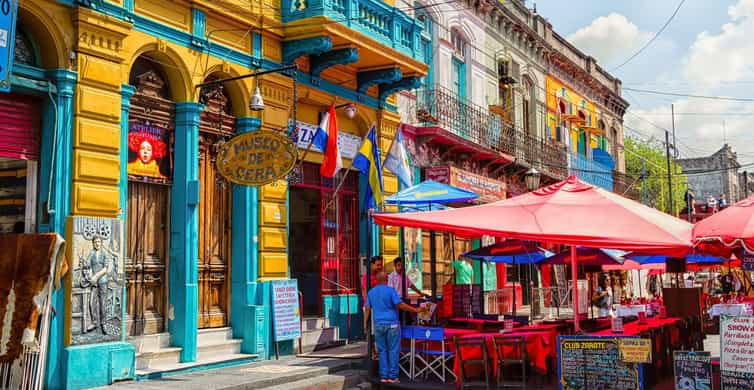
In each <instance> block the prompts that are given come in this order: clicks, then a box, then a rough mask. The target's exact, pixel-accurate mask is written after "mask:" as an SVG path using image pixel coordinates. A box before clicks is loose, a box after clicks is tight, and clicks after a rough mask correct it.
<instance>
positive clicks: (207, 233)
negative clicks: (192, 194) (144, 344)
mask: <svg viewBox="0 0 754 390" xmlns="http://www.w3.org/2000/svg"><path fill="white" fill-rule="evenodd" d="M218 78H222V77H221V76H216V75H212V76H210V77H208V78H207V80H206V81H212V80H213V79H218ZM200 99H201V100H200V101H201V103H203V104H204V112H203V113H202V114H201V118H200V125H199V188H200V191H201V198H200V200H199V205H198V208H197V209H198V214H199V258H198V263H197V273H198V283H199V286H198V287H199V319H198V324H199V328H216V327H223V326H226V325H227V324H228V307H229V305H228V302H229V301H230V285H229V283H230V247H231V200H232V199H231V184H230V182H228V181H227V180H226V179H225V178H223V177H222V176H221V175H220V174H219V173H218V171H217V168H216V165H215V161H216V156H217V151H218V147H219V146H220V145H221V144H222V142H224V141H225V140H227V139H229V138H230V137H231V136H232V135H233V133H234V124H235V117H234V116H233V115H232V114H231V113H232V107H231V101H230V99H229V97H228V94H227V92H226V91H225V89H224V88H223V87H222V86H219V85H218V86H214V87H209V88H206V89H204V90H202V91H201V96H200Z"/></svg>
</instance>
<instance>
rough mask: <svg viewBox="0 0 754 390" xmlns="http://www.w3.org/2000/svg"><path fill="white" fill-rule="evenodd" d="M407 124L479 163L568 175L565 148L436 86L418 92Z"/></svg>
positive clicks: (560, 175) (559, 177) (558, 177)
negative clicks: (468, 153) (468, 152)
mask: <svg viewBox="0 0 754 390" xmlns="http://www.w3.org/2000/svg"><path fill="white" fill-rule="evenodd" d="M408 115H409V118H407V119H406V120H405V121H406V122H407V123H409V124H411V125H413V126H414V127H416V128H418V129H420V131H419V132H418V133H417V134H419V135H433V136H435V137H436V138H439V139H440V142H443V143H446V144H453V145H454V147H455V148H460V149H467V150H471V151H474V152H475V154H476V158H477V159H480V160H481V159H484V160H487V161H491V162H499V163H510V162H514V161H515V162H516V164H518V165H521V166H525V167H532V166H534V167H537V169H540V170H541V171H542V172H543V173H544V174H546V175H548V176H550V177H552V178H553V179H563V178H565V177H566V175H567V173H568V169H567V164H568V160H567V157H566V151H565V149H564V148H563V147H561V146H558V145H556V144H553V143H551V142H548V141H545V140H543V139H540V138H538V137H534V136H531V135H529V134H526V133H524V132H521V131H518V130H516V129H515V128H514V126H513V124H512V123H511V122H508V121H505V120H503V119H501V117H500V116H499V115H495V114H493V113H492V112H490V110H489V109H488V108H485V107H481V106H477V105H475V104H472V103H470V102H468V101H465V100H462V99H459V98H458V96H457V95H455V94H454V93H453V92H451V91H450V90H448V89H446V88H444V87H441V86H434V87H433V88H431V89H423V90H418V91H417V96H416V102H415V106H413V107H410V109H409V113H408Z"/></svg>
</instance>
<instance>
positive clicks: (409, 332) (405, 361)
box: [398, 325, 415, 380]
mask: <svg viewBox="0 0 754 390" xmlns="http://www.w3.org/2000/svg"><path fill="white" fill-rule="evenodd" d="M414 328H415V326H410V325H407V326H402V327H401V353H400V358H399V359H398V367H399V369H400V370H401V372H402V373H404V374H406V376H407V377H408V378H409V379H411V380H413V379H414ZM403 340H410V347H404V346H403Z"/></svg>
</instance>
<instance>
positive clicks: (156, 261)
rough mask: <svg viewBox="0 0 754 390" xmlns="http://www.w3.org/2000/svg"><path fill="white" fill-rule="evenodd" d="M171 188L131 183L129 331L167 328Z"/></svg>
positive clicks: (138, 332)
mask: <svg viewBox="0 0 754 390" xmlns="http://www.w3.org/2000/svg"><path fill="white" fill-rule="evenodd" d="M169 194H170V187H169V186H166V185H159V184H149V183H139V182H129V183H128V221H127V223H128V226H127V230H126V231H127V237H128V238H127V240H126V243H127V244H126V245H127V247H126V261H125V272H126V332H127V334H128V335H129V336H139V335H144V334H154V333H161V332H163V331H164V330H165V304H166V300H167V299H166V298H167V273H166V270H167V262H168V260H167V245H168V244H167V243H168V230H169V229H168V216H169V211H168V210H170V204H169V199H170V196H169Z"/></svg>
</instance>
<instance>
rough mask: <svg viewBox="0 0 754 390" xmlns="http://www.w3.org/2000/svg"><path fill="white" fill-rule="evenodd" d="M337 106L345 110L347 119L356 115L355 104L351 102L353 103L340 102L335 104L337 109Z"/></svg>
mask: <svg viewBox="0 0 754 390" xmlns="http://www.w3.org/2000/svg"><path fill="white" fill-rule="evenodd" d="M339 108H342V109H343V111H345V113H346V116H347V117H348V119H353V118H354V117H356V105H355V104H353V103H346V104H341V105H339V106H335V109H336V110H337V109H339Z"/></svg>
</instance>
